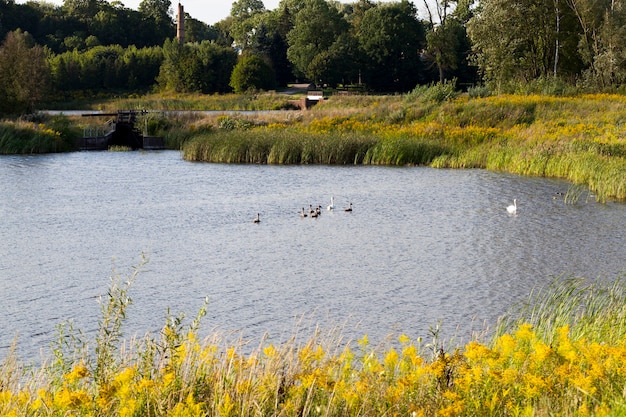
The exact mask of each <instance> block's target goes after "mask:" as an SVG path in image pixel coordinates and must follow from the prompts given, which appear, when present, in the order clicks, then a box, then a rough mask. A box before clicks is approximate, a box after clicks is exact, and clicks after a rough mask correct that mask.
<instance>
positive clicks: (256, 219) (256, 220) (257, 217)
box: [252, 213, 261, 223]
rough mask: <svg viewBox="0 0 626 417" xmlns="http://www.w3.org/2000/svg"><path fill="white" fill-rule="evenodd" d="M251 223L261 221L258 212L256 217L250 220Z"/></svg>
mask: <svg viewBox="0 0 626 417" xmlns="http://www.w3.org/2000/svg"><path fill="white" fill-rule="evenodd" d="M252 223H261V219H260V218H259V213H257V214H256V217H255V218H254V220H252Z"/></svg>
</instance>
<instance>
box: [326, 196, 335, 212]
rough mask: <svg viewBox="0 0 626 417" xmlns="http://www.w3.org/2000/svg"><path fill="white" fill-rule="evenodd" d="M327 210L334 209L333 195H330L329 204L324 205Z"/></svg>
mask: <svg viewBox="0 0 626 417" xmlns="http://www.w3.org/2000/svg"><path fill="white" fill-rule="evenodd" d="M326 208H327V209H328V210H334V209H335V198H334V197H330V205H329V206H328V207H326Z"/></svg>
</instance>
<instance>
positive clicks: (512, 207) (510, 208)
mask: <svg viewBox="0 0 626 417" xmlns="http://www.w3.org/2000/svg"><path fill="white" fill-rule="evenodd" d="M506 211H508V212H509V213H511V214H513V213H517V199H516V198H514V199H513V204H511V205H510V206H508V207H507V208H506Z"/></svg>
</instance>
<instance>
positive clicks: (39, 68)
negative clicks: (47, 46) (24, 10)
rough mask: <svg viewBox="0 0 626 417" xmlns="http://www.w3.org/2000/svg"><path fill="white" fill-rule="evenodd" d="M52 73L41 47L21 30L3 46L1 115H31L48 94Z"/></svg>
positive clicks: (1, 61) (10, 33)
mask: <svg viewBox="0 0 626 417" xmlns="http://www.w3.org/2000/svg"><path fill="white" fill-rule="evenodd" d="M48 79H49V71H48V67H47V66H46V57H45V53H44V50H43V48H42V47H41V46H39V45H36V44H35V43H34V40H33V38H32V37H31V36H30V35H29V34H28V33H27V32H22V31H20V30H17V31H14V32H9V33H8V34H7V36H6V38H5V39H4V42H3V43H2V46H0V97H2V98H3V99H2V100H0V113H3V114H7V113H24V112H32V111H33V110H35V108H36V107H37V105H38V104H39V103H40V102H41V101H42V100H43V99H44V97H45V96H46V94H47V92H48Z"/></svg>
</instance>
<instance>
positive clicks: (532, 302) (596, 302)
mask: <svg viewBox="0 0 626 417" xmlns="http://www.w3.org/2000/svg"><path fill="white" fill-rule="evenodd" d="M523 323H528V324H530V325H532V326H533V329H534V331H535V332H536V333H537V334H538V335H539V336H540V337H541V338H542V340H544V341H546V342H547V343H552V342H553V341H554V338H555V337H556V335H557V333H558V329H559V328H562V327H563V326H568V327H569V337H570V338H571V339H574V340H580V339H585V340H588V341H593V342H597V343H607V344H615V343H622V342H623V341H624V338H625V337H626V285H625V282H624V280H623V277H617V279H616V280H613V281H608V280H597V281H592V280H586V279H583V278H575V277H555V278H554V279H553V281H552V282H551V283H550V284H549V285H547V286H545V287H541V288H537V289H535V290H534V291H533V292H532V293H531V295H530V296H529V298H528V300H527V301H526V302H525V303H522V304H520V305H519V306H517V307H515V308H514V309H512V311H511V312H509V313H508V314H507V315H505V316H502V317H501V319H500V323H499V326H498V328H497V331H496V334H497V336H500V335H502V334H505V333H507V332H511V331H514V329H515V328H517V327H519V326H520V325H521V324H523Z"/></svg>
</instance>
